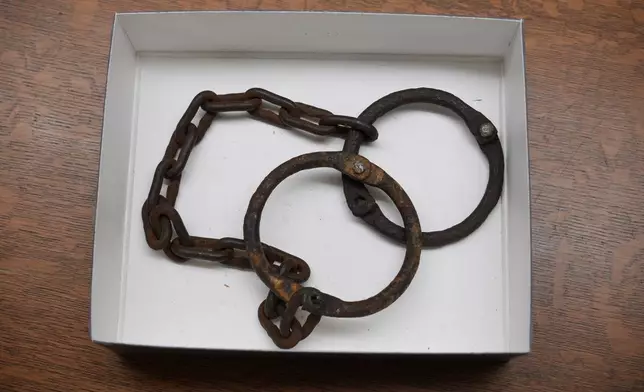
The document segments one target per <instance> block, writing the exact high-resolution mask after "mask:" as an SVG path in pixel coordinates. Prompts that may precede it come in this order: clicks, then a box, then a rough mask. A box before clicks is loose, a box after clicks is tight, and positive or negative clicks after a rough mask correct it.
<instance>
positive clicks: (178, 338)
mask: <svg viewBox="0 0 644 392" xmlns="http://www.w3.org/2000/svg"><path fill="white" fill-rule="evenodd" d="M523 56H524V53H523V38H522V22H521V21H520V20H501V19H481V18H461V17H447V16H429V15H392V14H363V13H334V12H326V13H308V12H182V13H134V14H117V15H116V18H115V22H114V30H113V37H112V48H111V55H110V62H109V72H108V80H107V92H106V98H105V113H104V125H103V135H102V148H101V159H100V177H99V187H98V200H97V207H96V227H95V244H94V266H93V276H92V305H91V306H92V309H91V336H92V339H93V340H94V341H97V342H100V343H107V344H124V345H143V346H159V347H181V348H200V349H217V350H257V351H276V350H279V349H277V348H276V347H275V346H274V345H273V343H272V342H271V340H270V339H269V338H268V337H267V336H266V333H265V332H264V330H263V329H262V328H261V327H260V325H259V323H258V321H257V316H256V314H257V306H258V304H259V303H260V302H261V301H262V300H263V299H264V298H265V296H266V293H267V289H266V287H265V286H264V285H263V284H262V283H261V282H260V280H259V279H257V277H256V276H255V274H254V273H252V272H248V271H238V270H232V269H227V268H225V267H221V266H218V265H214V266H209V267H208V266H204V264H199V263H187V264H185V265H178V264H175V263H173V262H171V261H169V260H168V259H167V258H166V257H165V256H164V255H163V254H162V253H161V252H156V251H152V250H151V249H149V248H148V247H147V245H146V243H145V240H144V236H143V230H142V224H141V218H140V208H141V204H142V203H143V201H144V199H145V198H146V195H147V192H148V189H149V186H150V182H151V179H152V174H153V171H154V168H155V166H156V165H157V164H158V162H159V161H160V159H161V157H162V155H163V151H164V149H165V146H166V144H167V143H168V141H169V138H170V135H171V134H172V132H173V130H174V127H175V125H176V123H177V121H178V119H179V117H180V116H181V115H182V113H183V112H184V110H185V109H186V107H187V105H188V103H189V102H190V100H191V99H192V98H193V96H194V95H196V94H197V93H198V92H199V91H202V90H206V89H208V90H213V91H215V92H217V93H230V92H243V91H245V90H247V89H248V88H251V87H262V88H266V89H269V90H272V91H275V92H277V93H278V94H281V95H284V96H287V97H289V98H291V99H293V100H295V101H301V102H307V103H310V104H313V105H316V106H319V107H323V108H326V109H328V110H331V111H333V112H334V113H337V114H346V115H352V116H357V115H358V114H359V113H360V112H361V111H362V110H363V109H364V108H366V107H367V106H368V105H369V104H370V103H371V102H372V101H374V100H376V99H378V98H380V97H382V96H384V95H386V94H388V93H390V92H393V91H397V90H401V89H405V88H412V87H421V86H424V87H433V88H439V89H444V90H447V91H449V92H452V93H453V94H455V95H457V96H458V97H460V98H461V99H463V100H464V101H465V102H466V103H468V104H469V105H470V106H472V107H474V108H476V109H477V110H479V111H481V112H483V113H484V114H485V115H486V116H487V117H488V118H490V119H491V120H492V121H493V123H494V124H495V125H496V126H497V127H498V129H499V132H500V138H501V140H502V144H503V146H504V149H505V157H506V177H505V178H506V180H505V181H506V185H505V190H504V194H503V196H502V199H501V201H500V202H499V204H498V206H497V208H496V209H495V210H494V211H493V213H492V214H491V215H490V217H489V218H488V219H487V221H486V222H485V224H484V225H483V226H482V227H481V228H480V229H478V230H477V231H476V232H475V233H474V234H472V235H471V236H469V237H468V238H466V239H465V240H463V241H461V242H459V243H457V244H454V245H451V246H447V247H444V248H442V249H438V250H425V251H424V252H423V255H422V259H421V265H420V268H419V270H418V273H417V275H416V277H415V279H414V281H413V282H412V284H411V286H410V288H409V289H408V290H407V291H406V292H405V293H404V295H403V296H402V297H401V298H400V299H399V300H398V301H397V302H395V303H394V304H393V305H392V306H390V307H389V308H387V309H385V310H384V311H382V312H380V313H377V314H376V315H373V316H370V317H366V318H362V319H331V318H325V319H323V320H322V322H321V323H320V325H319V326H318V328H317V329H316V330H315V331H314V333H313V334H312V335H311V336H310V337H309V338H308V339H306V340H305V341H303V342H301V343H300V344H299V345H298V346H297V347H296V348H295V349H294V351H306V352H337V353H431V354H435V353H525V352H528V351H529V349H530V262H531V254H530V251H531V248H530V192H529V191H530V189H529V159H528V148H527V124H526V97H525V78H524V57H523ZM429 106H430V105H424V106H422V105H421V106H412V107H408V108H404V109H400V110H396V111H394V112H392V113H390V114H389V115H386V116H385V117H383V118H382V119H380V120H378V121H377V122H376V124H375V125H376V126H377V128H378V129H379V131H380V138H379V139H378V141H376V142H375V143H373V144H371V145H365V146H363V148H362V149H361V154H363V155H365V156H366V157H367V158H369V159H370V160H371V161H373V162H374V163H376V164H378V165H379V166H381V167H382V168H383V169H385V170H386V171H387V172H388V173H389V174H391V175H392V176H393V177H394V178H395V179H397V180H398V181H399V182H400V183H401V184H402V186H403V187H404V188H405V189H406V190H407V192H408V193H409V194H410V196H411V198H412V200H413V202H414V204H415V206H416V208H417V210H418V212H419V215H420V218H421V222H422V225H423V226H422V228H423V229H424V230H425V231H428V230H437V229H441V228H446V227H448V226H451V225H453V224H455V223H458V222H460V221H461V220H462V219H463V218H465V217H466V216H467V215H468V214H469V212H470V211H471V210H472V209H473V208H474V207H475V206H476V205H477V203H478V202H479V200H480V197H481V196H482V193H483V190H484V189H485V185H486V183H487V170H488V168H487V162H486V160H485V158H484V156H483V154H481V152H480V150H479V149H478V146H477V144H476V143H475V141H474V138H473V137H472V136H471V134H470V133H469V132H468V131H467V129H466V128H465V126H464V124H463V123H462V122H461V120H460V119H459V118H458V117H456V116H455V115H452V114H450V113H449V112H448V111H445V110H437V109H436V108H435V107H429ZM342 144H343V140H341V139H324V140H320V139H318V138H312V137H309V136H307V135H305V134H304V133H302V132H299V131H288V130H284V129H280V128H275V127H271V126H270V125H268V124H265V123H262V122H258V121H255V120H252V119H250V117H248V116H226V115H221V116H220V117H218V118H217V119H216V120H215V122H214V123H213V125H212V127H211V128H210V130H209V131H208V133H207V135H206V137H205V138H204V140H203V142H202V143H201V144H199V145H198V146H197V147H196V148H195V150H194V151H193V153H192V155H191V157H190V160H189V162H188V166H187V168H186V169H185V171H184V175H183V181H182V185H181V191H180V194H179V199H178V202H177V210H178V211H179V212H180V213H181V215H182V217H183V219H184V221H185V223H186V226H187V227H188V229H189V231H190V233H191V234H192V235H198V236H204V237H224V236H235V237H239V238H241V237H242V221H243V217H244V213H245V211H246V207H247V205H248V201H249V199H250V196H251V194H252V192H253V191H254V190H255V188H256V187H257V185H259V183H260V181H261V180H262V178H263V177H264V176H265V175H266V174H268V173H269V172H270V171H271V170H272V169H273V168H275V167H276V166H277V165H279V164H280V163H282V162H284V161H286V160H287V159H289V158H291V157H294V156H296V155H300V154H303V153H306V152H313V151H322V150H328V151H332V150H340V149H341V148H342ZM340 184H341V182H340V174H339V173H338V172H335V171H332V170H330V169H318V170H313V171H307V172H304V173H300V174H298V175H296V176H294V177H291V178H289V179H288V180H287V181H286V182H284V183H283V184H282V185H280V186H279V187H278V189H277V190H276V191H275V192H274V193H273V195H272V196H271V198H270V201H269V203H268V205H267V208H266V210H265V212H264V215H263V219H262V240H263V241H264V242H267V243H270V244H272V245H275V246H277V247H280V248H282V249H284V250H287V251H289V252H291V253H293V254H295V255H298V256H299V257H301V258H303V259H305V260H306V261H308V263H309V264H310V265H311V267H312V271H313V273H312V276H311V279H310V280H309V282H307V285H309V286H314V287H317V288H320V289H322V290H323V291H325V292H328V293H331V294H334V295H336V296H338V297H341V298H343V299H347V300H358V299H362V298H366V297H368V296H371V295H372V294H375V293H376V292H377V291H379V290H380V289H381V288H382V287H384V286H385V285H386V284H387V283H388V282H389V281H390V280H391V279H392V277H393V276H394V275H395V273H396V272H397V270H398V269H399V268H400V264H401V262H402V257H403V254H404V248H403V247H402V246H400V245H397V244H394V243H392V242H389V241H386V240H383V238H382V237H380V236H379V235H377V234H376V233H375V232H374V230H372V229H371V228H370V227H368V226H366V225H365V224H363V223H362V222H361V221H359V220H358V219H356V218H354V217H353V216H352V215H351V213H350V212H349V210H348V208H347V206H346V204H345V201H344V197H343V194H342V188H341V186H340ZM381 206H383V210H384V211H385V213H386V214H387V215H388V216H389V217H391V218H392V219H394V220H397V221H399V222H400V217H399V215H398V214H397V212H396V210H395V208H394V207H393V205H392V204H391V202H387V201H386V200H382V201H381ZM364 271H367V273H364Z"/></svg>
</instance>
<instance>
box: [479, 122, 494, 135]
mask: <svg viewBox="0 0 644 392" xmlns="http://www.w3.org/2000/svg"><path fill="white" fill-rule="evenodd" d="M480 132H481V136H483V137H490V136H492V135H493V134H494V125H492V124H490V123H485V124H483V125H481V128H480Z"/></svg>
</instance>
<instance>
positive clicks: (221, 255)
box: [141, 88, 378, 280]
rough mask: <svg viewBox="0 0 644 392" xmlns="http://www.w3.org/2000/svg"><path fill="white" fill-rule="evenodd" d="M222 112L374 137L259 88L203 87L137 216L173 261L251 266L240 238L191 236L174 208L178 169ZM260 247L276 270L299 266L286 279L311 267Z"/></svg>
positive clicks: (356, 123) (357, 125)
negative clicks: (228, 91)
mask: <svg viewBox="0 0 644 392" xmlns="http://www.w3.org/2000/svg"><path fill="white" fill-rule="evenodd" d="M200 109H201V110H203V112H204V114H203V116H202V117H201V119H200V120H199V122H198V123H197V125H195V124H194V123H193V120H194V119H195V117H196V116H197V114H198V112H199V110H200ZM224 112H248V113H249V114H250V115H251V116H252V117H253V118H257V119H260V120H263V121H266V122H268V123H270V124H273V125H276V126H279V127H293V128H298V129H301V130H303V131H305V132H309V133H312V134H315V135H320V136H345V135H346V134H348V133H349V131H350V130H352V129H355V130H356V131H359V132H361V133H363V134H364V138H365V139H366V140H375V139H377V137H378V131H377V130H376V128H375V127H373V126H372V125H369V124H367V123H364V122H362V121H360V120H358V119H356V118H354V117H348V116H336V115H334V114H333V113H331V112H329V111H328V110H324V109H320V108H317V107H315V106H312V105H308V104H305V103H300V102H293V101H291V100H290V99H288V98H285V97H283V96H281V95H278V94H275V93H273V92H270V91H268V90H264V89H261V88H251V89H249V90H247V91H246V92H244V93H233V94H221V95H218V94H216V93H214V92H212V91H202V92H200V93H199V94H197V95H196V96H195V97H194V98H193V100H192V102H190V105H188V108H187V109H186V111H185V113H184V114H183V115H182V116H181V119H180V120H179V122H178V123H177V126H176V128H175V130H174V132H173V133H172V136H171V137H170V141H169V143H168V146H167V147H166V149H165V153H164V154H163V159H162V160H161V162H160V163H159V164H158V165H157V167H156V169H155V171H154V176H153V177H152V184H151V186H150V191H149V192H148V197H147V199H146V200H145V202H144V203H143V206H142V210H141V217H142V220H143V229H144V232H145V238H146V241H147V243H148V246H150V248H152V249H155V250H163V252H164V253H165V254H166V255H167V256H168V257H169V258H170V259H172V260H174V261H176V262H184V261H186V260H188V259H205V260H209V261H215V262H219V263H221V264H224V265H227V266H232V267H236V268H241V269H252V266H251V264H250V262H249V261H248V257H247V254H246V251H245V249H246V245H245V243H244V241H243V240H241V239H236V238H222V239H214V238H202V237H193V236H191V235H190V233H189V232H188V230H187V228H186V226H185V225H184V223H183V220H182V219H181V215H180V214H179V212H178V211H177V210H176V209H175V203H176V200H177V196H178V193H179V187H180V185H181V173H182V172H183V170H184V169H185V167H186V164H187V162H188V159H189V158H190V154H191V153H192V150H193V149H194V148H195V146H196V145H197V144H199V142H201V140H202V139H203V138H204V136H205V134H206V131H207V130H208V129H209V128H210V125H211V124H212V122H213V121H214V119H215V117H216V116H217V115H218V114H219V113H224ZM164 182H165V183H167V189H166V194H165V196H164V195H163V194H162V188H163V185H164ZM263 246H264V250H265V254H266V256H267V258H268V259H269V261H270V262H271V263H272V266H273V268H274V272H275V273H277V271H278V269H279V265H282V264H283V263H284V262H285V261H291V262H292V263H294V265H295V266H296V267H297V268H295V269H294V270H293V271H290V272H288V273H287V275H286V277H288V278H298V279H301V278H303V277H305V278H308V276H309V275H310V273H311V271H310V268H309V266H308V265H307V264H306V262H304V261H303V260H301V259H299V258H297V257H295V256H293V255H290V254H288V253H286V252H284V251H282V250H280V249H277V248H274V247H271V246H269V245H266V244H263ZM305 280H306V279H305Z"/></svg>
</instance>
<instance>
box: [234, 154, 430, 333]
mask: <svg viewBox="0 0 644 392" xmlns="http://www.w3.org/2000/svg"><path fill="white" fill-rule="evenodd" d="M318 167H328V168H334V169H336V170H338V171H340V172H341V173H343V174H345V175H347V176H349V177H351V178H352V179H354V180H356V181H360V182H362V183H365V184H368V185H371V186H375V187H377V188H380V189H382V190H383V191H384V192H385V193H386V194H387V195H388V196H389V197H390V198H391V199H392V201H393V202H394V204H395V205H396V207H397V208H398V210H399V212H400V214H401V216H402V219H403V222H404V226H405V238H406V253H405V257H404V260H403V263H402V266H401V268H400V271H399V272H398V274H397V275H396V277H395V278H394V279H393V281H392V282H391V283H390V284H389V285H388V286H387V287H385V288H384V289H383V290H382V291H381V292H379V293H378V294H376V295H374V296H372V297H370V298H367V299H365V300H362V301H344V300H342V299H340V298H337V297H334V296H332V295H329V294H327V293H324V292H321V291H320V290H317V289H315V288H311V287H303V286H302V284H301V283H300V282H297V281H294V280H292V279H288V278H287V277H284V276H281V275H280V274H275V273H274V271H273V270H272V269H271V268H270V263H269V262H268V260H267V259H266V257H265V255H264V251H263V247H262V244H261V242H260V238H259V222H260V217H261V214H262V211H263V209H264V206H265V205H266V202H267V200H268V198H269V196H270V194H271V193H272V191H273V190H274V189H275V188H276V187H277V186H278V185H279V184H280V183H281V182H282V181H283V180H285V179H286V178H288V177H289V176H291V175H293V174H295V173H298V172H300V171H302V170H309V169H313V168H318ZM421 234H422V232H421V229H420V222H419V219H418V215H417V213H416V210H415V209H414V206H413V204H412V202H411V200H410V199H409V196H408V195H407V194H406V193H405V191H404V190H403V189H402V188H401V187H400V185H399V184H398V183H397V182H396V181H395V180H394V179H393V178H391V177H390V176H389V175H388V174H387V173H385V172H384V171H383V170H382V169H381V168H380V167H378V166H376V165H374V164H373V163H371V162H369V161H368V160H367V159H366V158H364V157H361V156H359V155H355V154H349V153H344V152H317V153H310V154H304V155H300V156H298V157H295V158H293V159H290V160H289V161H287V162H285V163H283V164H282V165H280V166H278V167H277V168H276V169H274V170H273V171H272V172H271V173H270V174H269V175H268V176H267V177H266V178H265V179H264V180H263V181H262V183H261V184H260V185H259V187H258V188H257V190H256V191H255V193H254V194H253V196H252V198H251V200H250V203H249V205H248V210H247V211H246V216H245V218H244V241H246V246H247V251H248V257H249V259H250V261H251V264H252V265H253V268H254V270H255V273H257V275H258V276H259V278H260V279H261V280H262V281H263V282H264V284H266V286H268V287H269V288H270V289H271V291H272V292H274V293H275V294H276V295H277V296H278V297H279V298H280V299H282V300H283V301H285V302H287V308H289V305H288V304H289V301H297V302H298V303H299V302H300V301H301V306H302V308H303V309H304V310H306V311H309V312H311V313H313V314H316V315H320V316H329V317H363V316H367V315H370V314H374V313H376V312H379V311H381V310H382V309H385V308H386V307H387V306H389V305H391V304H392V303H393V302H394V301H395V300H396V299H398V298H399V297H400V296H401V295H402V294H403V292H404V291H405V290H406V289H407V287H408V286H409V284H410V283H411V281H412V279H413V278H414V275H415V273H416V270H417V269H418V264H419V261H420V253H421V247H422V240H421V238H422V237H421ZM298 306H300V305H298ZM287 328H290V326H289V325H286V326H282V330H286V329H287Z"/></svg>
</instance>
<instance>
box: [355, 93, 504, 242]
mask: <svg viewBox="0 0 644 392" xmlns="http://www.w3.org/2000/svg"><path fill="white" fill-rule="evenodd" d="M419 102H424V103H430V104H434V105H439V106H442V107H445V108H448V109H451V110H452V111H454V112H455V113H456V114H457V115H458V116H459V117H461V118H462V119H463V121H465V124H466V125H467V127H468V129H469V130H470V132H471V133H472V135H473V136H474V137H475V138H476V141H477V142H478V144H479V146H480V148H481V151H482V152H483V154H484V155H485V157H486V158H487V160H488V165H489V178H488V183H487V187H486V188H485V192H484V194H483V197H482V198H481V201H480V202H479V204H478V205H477V206H476V208H475V209H474V211H472V213H471V214H470V215H469V216H468V217H467V218H465V219H464V220H463V221H462V222H461V223H458V224H456V225H454V226H452V227H450V228H447V229H444V230H440V231H431V232H426V233H423V246H424V247H430V248H436V247H440V246H444V245H448V244H451V243H454V242H457V241H459V240H461V239H463V238H465V237H467V236H468V235H470V234H472V233H473V232H474V231H475V230H476V229H478V228H479V227H480V226H481V225H482V224H483V222H485V220H486V219H487V217H488V216H489V215H490V213H491V212H492V210H494V207H495V206H496V205H497V203H498V201H499V198H500V197H501V193H502V191H503V175H504V170H505V164H504V157H503V148H502V147H501V142H500V140H499V137H498V134H497V129H496V127H495V126H494V125H493V124H492V122H491V121H490V120H488V118H487V117H485V115H483V114H482V113H480V112H479V111H477V110H476V109H474V108H472V107H470V106H469V105H467V104H466V103H465V102H463V101H462V100H461V99H459V98H458V97H456V96H455V95H453V94H450V93H448V92H446V91H442V90H437V89H433V88H414V89H408V90H401V91H396V92H393V93H391V94H389V95H386V96H384V97H382V98H380V99H379V100H377V101H376V102H374V103H372V104H371V105H370V106H369V107H368V108H366V109H365V110H364V111H363V112H362V113H361V114H360V116H359V117H358V119H359V120H361V121H363V122H365V123H367V124H373V123H374V122H375V121H376V120H377V119H378V118H380V117H382V116H383V115H385V114H386V113H388V112H390V111H391V110H393V109H395V108H397V107H400V106H403V105H407V104H411V103H419ZM363 141H364V136H363V134H362V133H361V132H358V131H355V130H350V131H349V132H348V134H347V139H346V141H345V143H344V147H343V151H345V152H348V153H352V154H358V152H359V151H360V145H361V144H362V142H363ZM342 185H343V188H344V195H345V198H346V201H347V205H348V206H349V209H350V210H351V212H352V213H353V215H355V216H356V217H359V218H361V219H362V220H364V221H365V222H366V223H368V224H369V225H371V226H373V227H374V228H375V229H376V230H378V231H379V232H380V233H382V234H384V235H385V236H387V237H389V238H392V239H394V240H396V241H398V242H403V243H404V242H405V232H404V230H403V228H402V227H400V226H399V225H397V224H395V223H394V222H392V221H391V220H389V219H388V218H387V217H386V216H385V215H384V214H383V213H382V211H381V210H380V207H379V206H378V204H377V203H376V200H375V199H374V198H373V196H372V195H371V194H370V193H369V190H367V188H366V187H365V186H364V184H362V183H360V182H358V181H355V180H353V179H352V178H351V177H350V176H346V175H344V176H342Z"/></svg>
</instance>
